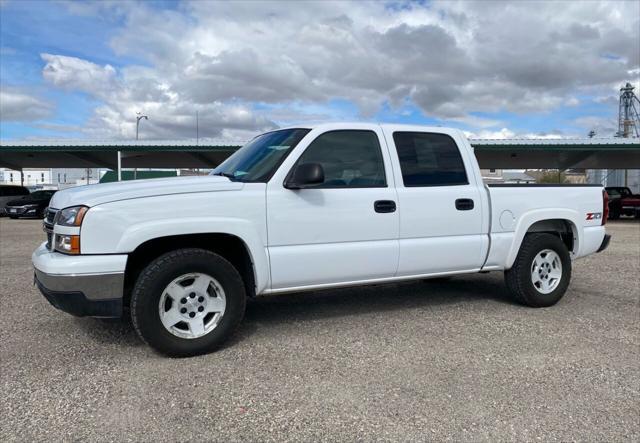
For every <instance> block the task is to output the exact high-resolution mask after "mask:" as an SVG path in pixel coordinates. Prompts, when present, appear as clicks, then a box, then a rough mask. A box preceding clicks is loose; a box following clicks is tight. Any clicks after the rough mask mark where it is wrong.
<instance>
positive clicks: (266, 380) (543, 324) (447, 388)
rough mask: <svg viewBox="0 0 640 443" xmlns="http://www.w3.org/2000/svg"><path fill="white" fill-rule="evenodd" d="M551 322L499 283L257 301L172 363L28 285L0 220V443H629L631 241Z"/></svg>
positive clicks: (632, 421) (580, 284) (627, 238)
mask: <svg viewBox="0 0 640 443" xmlns="http://www.w3.org/2000/svg"><path fill="white" fill-rule="evenodd" d="M609 232H610V233H612V234H613V236H614V237H613V241H612V243H611V246H610V248H609V250H607V251H606V252H605V253H603V254H597V255H593V256H591V257H588V258H586V259H583V260H580V261H578V262H576V263H575V264H574V276H573V282H572V284H571V287H570V288H569V292H568V293H567V295H566V296H565V298H564V299H563V300H562V301H561V302H560V303H559V304H558V305H557V306H555V307H553V308H549V309H538V310H536V309H530V308H525V307H521V306H519V305H516V304H514V303H512V302H511V301H510V300H509V298H508V297H507V294H506V292H505V288H504V285H503V281H502V275H501V274H498V273H493V274H488V275H473V276H465V277H459V278H455V279H453V280H452V281H450V282H448V283H434V282H431V283H425V282H415V283H405V284H398V285H387V286H375V287H368V288H357V289H342V290H330V291H322V292H317V293H313V294H293V295H280V296H269V297H264V298H259V299H256V300H254V301H252V302H251V303H250V304H249V306H248V310H247V315H246V319H245V321H244V324H243V326H242V327H241V329H240V331H239V333H238V334H237V335H236V336H235V338H234V340H232V343H230V344H229V345H228V346H227V347H225V348H224V349H223V350H221V351H219V352H217V353H215V354H211V355H207V356H202V357H196V358H191V359H183V360H172V359H167V358H164V357H162V356H160V355H158V354H156V353H154V352H153V351H152V350H151V349H149V348H147V347H146V346H144V345H143V344H142V343H141V342H140V341H139V340H138V338H137V337H136V335H135V332H134V331H133V329H132V328H131V326H129V325H128V324H126V323H107V322H104V321H100V320H94V319H88V318H74V317H71V316H69V315H67V314H65V313H62V312H59V311H56V310H55V309H54V308H53V307H51V306H50V305H49V304H48V303H47V302H46V300H45V299H44V298H43V297H42V296H41V295H40V294H39V292H38V291H37V290H36V288H34V287H33V286H32V269H31V264H30V255H31V252H32V251H33V249H34V248H35V247H36V246H37V245H38V243H39V242H41V241H42V238H43V234H42V232H41V230H40V222H38V221H27V220H8V219H0V269H1V272H0V285H1V286H0V288H1V289H0V303H1V309H0V335H1V341H0V352H1V355H0V356H1V360H0V374H1V380H0V386H1V389H2V396H1V398H0V417H2V418H1V419H0V435H2V439H3V440H5V441H6V440H32V439H38V440H45V439H47V440H62V439H65V440H71V439H73V440H79V439H83V440H113V441H126V440H134V441H141V440H144V441H151V440H155V439H160V440H225V441H228V440H251V441H258V440H259V441H265V440H278V441H282V440H298V441H299V440H303V441H312V440H355V439H361V440H455V441H460V440H465V441H471V440H473V441H476V440H537V439H542V440H546V441H549V440H591V441H593V440H602V441H621V440H630V441H638V440H639V439H640V287H639V285H640V224H639V223H637V222H633V221H622V222H618V223H615V224H614V223H611V224H610V226H609Z"/></svg>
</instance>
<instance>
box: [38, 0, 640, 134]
mask: <svg viewBox="0 0 640 443" xmlns="http://www.w3.org/2000/svg"><path fill="white" fill-rule="evenodd" d="M76 9H77V8H76ZM81 9H82V10H81V11H80V12H78V13H79V14H83V15H86V14H89V13H91V11H94V12H93V13H96V14H101V15H108V14H113V15H117V16H118V17H121V18H122V20H123V22H124V23H125V25H124V26H123V27H122V28H121V29H120V30H119V31H118V32H117V34H116V35H115V36H114V38H113V39H112V41H111V46H112V48H113V49H114V51H115V52H116V54H118V55H121V56H126V57H133V58H137V59H140V60H142V62H143V63H144V65H145V66H129V67H126V68H123V69H121V70H116V69H114V68H113V67H111V66H109V65H97V64H94V63H91V62H89V61H86V60H80V59H77V58H74V57H66V56H62V55H51V54H43V58H44V60H45V61H46V62H47V64H46V66H45V69H44V71H43V75H44V76H45V79H47V80H48V81H50V82H51V83H52V84H54V85H56V86H59V87H62V88H65V89H75V90H81V91H84V92H87V93H89V94H93V95H94V96H95V97H96V98H98V99H99V100H101V101H102V105H100V106H99V107H98V108H97V109H96V113H95V115H94V116H93V118H92V119H91V123H90V130H91V131H98V132H99V131H103V132H105V133H107V134H115V135H117V136H123V137H124V136H131V134H132V133H133V132H132V131H133V128H134V127H135V125H133V124H132V121H133V122H135V120H134V117H133V116H134V115H135V112H136V111H143V112H146V113H149V114H150V116H151V117H152V118H151V119H150V120H149V121H148V122H146V121H145V122H144V123H143V125H144V127H145V131H148V134H147V135H148V136H153V137H164V136H168V135H173V136H190V135H191V134H192V132H193V128H192V127H193V124H192V123H193V116H194V115H195V111H196V110H198V111H199V112H200V115H201V117H202V122H204V128H205V129H204V130H205V131H209V135H210V136H214V137H218V136H221V135H222V134H223V133H225V134H228V133H229V131H232V132H233V131H236V133H238V131H258V130H261V129H264V128H268V127H273V126H274V125H275V123H274V120H275V121H278V122H279V121H280V120H279V118H278V117H279V116H281V115H282V114H291V113H287V112H286V108H287V107H288V106H290V107H292V108H295V109H301V110H304V109H311V108H314V107H316V108H317V107H322V106H323V105H326V104H327V103H328V102H330V101H331V100H333V99H341V100H347V101H350V102H352V103H355V105H356V106H357V107H358V110H359V111H360V113H361V114H362V116H363V117H364V118H368V117H370V116H372V115H374V114H375V113H376V112H377V111H378V110H380V109H381V107H382V106H383V105H384V104H388V105H390V106H391V107H392V108H394V109H401V107H402V106H403V105H404V104H405V103H406V102H407V100H408V101H410V102H413V103H415V104H416V105H417V106H419V107H420V108H421V110H422V111H423V112H424V113H425V114H426V115H429V116H433V117H436V118H439V119H449V120H452V121H457V122H463V123H465V124H467V125H469V126H472V127H477V128H491V127H496V126H498V125H500V124H501V122H500V121H497V120H493V119H487V118H480V117H477V114H478V113H492V112H496V113H497V112H512V113H518V114H520V115H526V114H528V113H538V112H548V111H550V110H553V109H556V108H558V107H560V106H579V101H578V99H577V98H576V97H577V96H580V95H583V94H590V95H594V96H601V97H608V96H610V95H612V90H611V85H614V84H615V85H618V87H619V85H620V84H621V83H622V82H625V81H627V79H629V77H630V76H632V75H633V74H632V73H634V72H637V71H636V70H638V69H639V67H640V35H639V32H640V31H639V29H640V19H638V17H640V3H637V2H634V3H624V2H600V3H596V2H589V3H584V2H563V3H562V5H561V6H560V5H559V4H558V3H553V2H518V3H514V4H509V5H508V6H505V4H504V3H498V2H464V3H463V2H450V1H436V2H434V3H430V4H429V5H427V6H423V5H420V4H414V3H408V4H403V5H402V7H401V8H394V7H393V5H390V4H389V3H385V2H364V1H362V2H350V3H346V2H303V3H294V2H267V1H261V2H239V1H235V2H207V1H193V2H187V3H185V4H181V5H180V6H179V7H178V8H177V9H173V10H157V9H154V8H151V7H150V6H149V5H148V4H145V3H126V5H124V6H123V4H122V3H121V2H113V3H101V4H100V7H99V8H98V7H97V6H96V7H95V8H94V7H91V8H89V7H83V8H81ZM256 102H257V103H261V104H267V105H268V106H266V107H260V108H261V109H262V108H265V109H268V110H273V114H270V113H269V111H268V110H266V111H256V110H255V109H257V108H256V107H255V106H254V104H255V103H256ZM319 114H323V112H320V113H318V112H312V113H311V114H310V115H305V114H304V112H303V113H302V114H300V115H299V120H300V121H303V120H310V119H311V120H312V119H314V118H315V117H316V116H317V115H319ZM288 121H292V119H291V118H288ZM201 128H203V125H201ZM225 131H226V132H225Z"/></svg>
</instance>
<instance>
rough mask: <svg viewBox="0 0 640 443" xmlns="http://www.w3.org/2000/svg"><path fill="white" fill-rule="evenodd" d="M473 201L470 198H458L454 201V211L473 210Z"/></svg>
mask: <svg viewBox="0 0 640 443" xmlns="http://www.w3.org/2000/svg"><path fill="white" fill-rule="evenodd" d="M473 206H474V205H473V200H471V199H470V198H459V199H457V200H456V209H457V210H458V211H470V210H472V209H473Z"/></svg>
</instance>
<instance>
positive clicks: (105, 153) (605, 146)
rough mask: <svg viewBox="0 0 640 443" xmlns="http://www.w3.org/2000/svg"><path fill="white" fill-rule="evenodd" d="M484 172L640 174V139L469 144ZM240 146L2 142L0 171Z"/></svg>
mask: <svg viewBox="0 0 640 443" xmlns="http://www.w3.org/2000/svg"><path fill="white" fill-rule="evenodd" d="M470 142H471V145H472V146H473V147H474V150H475V154H476V157H477V158H478V162H479V163H480V167H481V168H484V169H493V168H495V169H570V168H576V169H640V139H638V138H635V139H634V138H613V137H612V138H584V139H508V140H495V139H470ZM238 148H239V146H237V145H228V144H225V143H223V142H215V141H207V142H202V141H200V143H197V144H196V143H195V142H193V141H182V140H180V141H169V140H163V141H148V140H145V141H92V140H77V141H76V140H55V141H16V142H13V141H2V142H0V167H4V168H9V169H14V170H22V169H24V168H108V169H113V170H115V169H117V165H118V151H120V152H121V156H122V168H167V169H174V168H214V167H216V166H217V165H219V164H220V163H221V162H222V161H223V160H224V159H226V158H227V157H228V156H229V155H231V154H232V153H233V152H235V151H236V150H237V149H238Z"/></svg>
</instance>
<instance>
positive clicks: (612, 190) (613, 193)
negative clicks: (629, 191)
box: [607, 189, 620, 197]
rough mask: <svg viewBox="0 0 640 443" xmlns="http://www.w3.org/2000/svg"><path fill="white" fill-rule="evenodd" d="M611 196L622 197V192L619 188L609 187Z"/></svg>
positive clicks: (608, 192)
mask: <svg viewBox="0 0 640 443" xmlns="http://www.w3.org/2000/svg"><path fill="white" fill-rule="evenodd" d="M607 194H608V195H609V197H620V192H619V191H618V190H617V189H607Z"/></svg>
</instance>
